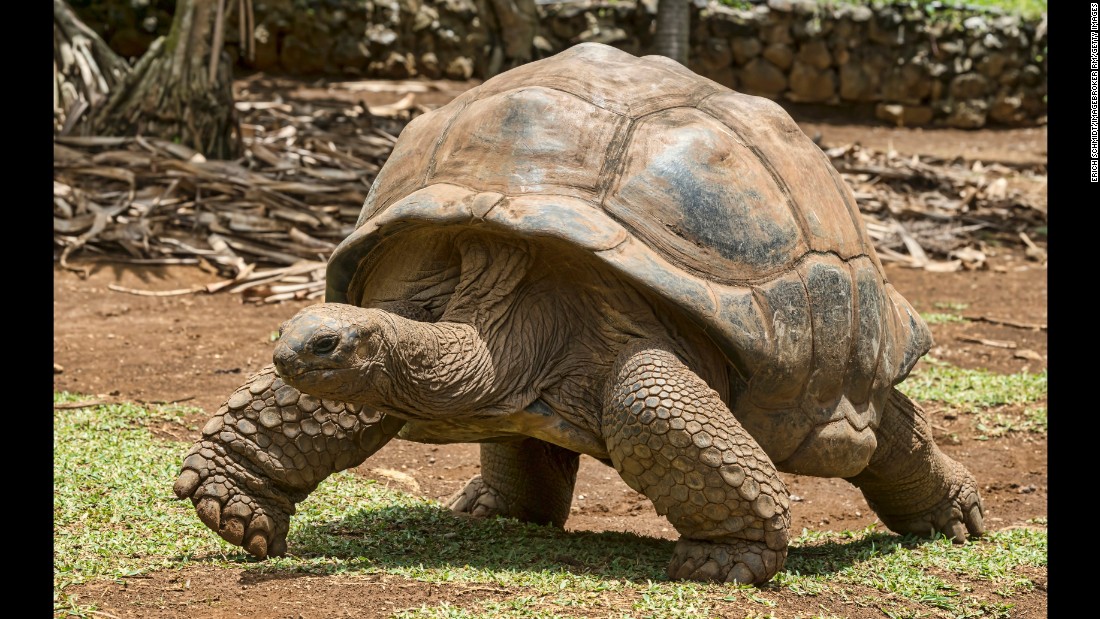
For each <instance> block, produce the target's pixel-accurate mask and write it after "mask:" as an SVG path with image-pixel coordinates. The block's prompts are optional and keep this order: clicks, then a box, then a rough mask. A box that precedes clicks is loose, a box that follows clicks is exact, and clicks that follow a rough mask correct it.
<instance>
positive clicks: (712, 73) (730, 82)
mask: <svg viewBox="0 0 1100 619" xmlns="http://www.w3.org/2000/svg"><path fill="white" fill-rule="evenodd" d="M699 74H700V75H702V76H703V77H705V78H707V79H709V80H714V81H716V82H718V83H719V84H721V85H723V86H725V87H726V88H732V89H733V90H737V74H736V73H735V71H734V68H733V66H731V65H726V66H724V67H718V68H714V69H705V70H703V71H702V72H700V73H699Z"/></svg>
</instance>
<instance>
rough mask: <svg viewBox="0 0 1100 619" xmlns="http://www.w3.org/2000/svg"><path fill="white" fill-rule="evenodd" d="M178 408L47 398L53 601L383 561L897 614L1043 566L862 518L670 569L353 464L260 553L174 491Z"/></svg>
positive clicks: (463, 573)
mask: <svg viewBox="0 0 1100 619" xmlns="http://www.w3.org/2000/svg"><path fill="white" fill-rule="evenodd" d="M74 399H79V398H78V397H76V396H72V395H70V394H55V397H54V401H55V403H56V402H59V401H72V400H74ZM178 419H179V417H178V411H172V410H168V409H152V410H150V409H145V408H142V407H138V406H135V405H130V404H119V405H106V406H94V407H88V408H80V409H68V410H64V409H62V410H55V412H54V608H55V615H57V616H66V615H70V614H71V615H76V616H90V615H91V613H92V612H93V611H94V610H95V607H94V605H89V604H87V603H86V600H83V599H74V598H73V596H72V595H71V594H70V591H71V588H72V587H73V586H74V585H76V584H78V583H84V582H87V581H89V580H91V579H97V578H108V579H116V580H122V579H125V578H127V577H131V576H135V575H139V574H143V573H146V572H150V571H153V570H171V569H178V568H183V567H186V566H188V565H194V564H204V565H207V566H214V567H218V566H226V567H229V566H232V567H236V568H243V569H245V570H247V571H250V572H253V573H254V574H284V575H294V574H321V575H335V574H345V573H386V574H393V575H398V576H402V577H406V578H410V579H414V580H418V581H423V582H431V583H437V584H448V583H451V584H453V586H456V587H457V586H471V585H470V584H469V583H478V585H477V586H480V587H484V588H489V589H491V590H499V591H500V593H499V594H495V595H494V594H490V595H481V596H479V599H481V600H482V601H480V602H477V603H476V605H475V606H473V607H469V608H466V607H458V606H455V605H453V604H451V603H446V604H437V605H432V606H423V607H421V608H419V609H413V610H405V611H402V614H400V615H398V616H400V617H527V618H542V617H559V616H562V617H565V616H577V615H578V612H579V611H580V610H585V609H587V610H592V609H601V610H600V612H601V613H602V615H601V616H629V617H647V616H653V617H708V616H714V615H716V614H717V615H722V616H728V614H729V613H730V612H731V611H732V610H733V609H737V610H736V612H737V613H740V614H739V615H738V616H760V617H767V616H774V614H775V612H777V611H776V610H775V609H777V608H778V602H777V598H778V597H779V596H781V595H796V596H799V598H808V599H813V600H815V601H816V602H817V604H818V606H820V608H821V613H820V615H819V616H820V617H823V618H824V617H840V616H844V614H845V613H844V612H843V610H844V609H843V605H844V604H856V605H861V606H868V607H872V608H877V609H879V610H880V611H881V612H882V613H883V614H884V616H894V617H944V616H947V617H977V616H990V617H998V616H1008V615H1007V613H1008V612H1009V609H1010V607H1011V605H1012V598H1013V596H1015V595H1017V594H1019V593H1020V592H1026V591H1028V590H1029V588H1030V587H1031V586H1032V583H1031V581H1030V580H1028V578H1027V577H1026V575H1025V574H1026V570H1021V568H1023V567H1034V568H1041V567H1045V566H1046V548H1047V542H1046V540H1047V537H1046V531H1045V529H1016V530H1008V531H1003V532H996V533H992V534H990V535H988V536H987V537H986V538H985V539H983V540H981V541H977V542H971V543H967V544H963V545H956V544H951V543H949V542H947V541H946V540H943V539H938V540H937V539H918V538H915V537H912V536H905V537H901V536H897V535H893V534H889V533H884V532H880V531H876V530H875V529H874V528H868V529H866V530H862V531H848V532H844V533H829V532H824V533H822V532H811V531H804V532H803V534H802V536H801V537H799V538H798V539H797V540H795V541H794V543H793V544H792V550H791V554H790V556H789V557H788V560H787V564H786V568H785V569H784V570H783V571H782V572H780V574H779V575H777V577H776V578H775V579H774V580H773V581H772V582H770V583H767V584H766V585H763V586H761V587H739V586H733V585H715V584H700V583H684V582H669V581H667V579H666V577H665V574H664V570H665V565H666V563H667V561H668V559H669V557H670V555H671V552H672V547H673V542H671V541H667V540H661V539H651V538H643V537H638V536H635V535H631V534H625V533H613V532H604V533H588V532H574V533H565V532H563V531H560V530H557V529H553V528H549V527H538V526H534V525H529V524H524V523H521V522H518V521H515V520H511V519H504V518H495V519H488V520H483V521H469V520H466V519H459V518H456V517H455V516H453V515H452V514H451V513H450V512H449V511H448V510H447V509H445V508H444V507H443V506H441V505H440V504H438V503H436V502H433V501H429V500H426V499H423V498H419V497H414V496H410V495H407V494H403V493H400V492H395V491H390V490H386V489H384V488H381V487H379V486H378V485H377V484H374V483H373V482H371V481H369V480H364V479H362V478H359V477H356V476H353V475H351V474H348V473H341V474H338V475H335V476H333V477H332V478H330V479H329V480H327V481H326V482H324V483H323V484H321V486H320V488H318V490H317V492H315V493H314V494H313V495H312V496H311V497H310V498H309V499H307V500H306V501H305V502H303V503H302V504H301V505H300V506H299V512H298V514H297V515H296V516H295V517H294V518H293V520H292V525H291V530H290V535H289V540H288V541H289V546H290V552H291V553H293V554H292V556H287V557H281V558H276V559H269V560H267V561H263V562H258V561H255V560H253V559H252V558H250V557H249V556H248V555H247V554H245V553H244V552H243V551H241V550H240V549H239V548H237V547H235V546H230V545H229V544H227V543H225V542H223V541H222V540H221V539H220V538H218V537H217V536H216V535H215V534H214V533H213V532H211V531H209V530H208V529H206V528H205V527H204V526H203V525H202V524H201V523H200V522H199V519H198V517H197V516H196V515H195V513H194V510H193V508H192V506H191V505H190V503H189V502H187V501H178V500H176V499H175V498H174V496H172V494H171V487H172V483H173V481H174V480H175V477H176V474H177V473H178V470H179V468H178V467H179V465H180V462H181V460H182V457H183V455H184V453H185V452H186V450H187V448H188V447H189V446H188V445H185V444H183V443H178V442H172V441H165V440H161V439H158V438H156V437H155V436H153V434H152V433H151V432H150V430H149V428H150V427H151V426H155V425H156V424H161V423H166V422H173V421H178ZM976 583H982V584H983V585H985V586H986V588H987V589H988V588H994V589H995V590H996V592H997V595H996V597H995V598H994V599H992V600H991V599H988V596H987V597H983V596H981V595H978V594H975V593H974V591H972V585H974V584H976ZM745 608H749V609H751V611H750V613H749V614H748V615H745V614H744V613H745V611H744V609H745ZM605 610H606V612H604V611H605ZM580 614H588V613H583V612H582V613H580ZM780 614H782V613H780Z"/></svg>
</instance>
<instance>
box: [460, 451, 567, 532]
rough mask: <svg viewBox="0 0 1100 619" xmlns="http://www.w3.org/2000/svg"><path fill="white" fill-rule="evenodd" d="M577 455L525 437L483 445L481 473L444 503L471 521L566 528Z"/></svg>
mask: <svg viewBox="0 0 1100 619" xmlns="http://www.w3.org/2000/svg"><path fill="white" fill-rule="evenodd" d="M579 466H580V454H578V453H576V452H574V451H570V450H568V449H564V448H562V447H558V446H557V445H552V444H550V443H547V442H545V441H540V440H538V439H534V438H529V439H524V440H521V441H516V442H510V443H482V444H481V474H480V475H475V476H474V478H473V479H471V480H470V481H469V482H468V483H467V484H466V487H465V488H463V489H462V490H459V491H458V492H457V493H456V494H455V495H454V496H452V497H451V499H450V500H449V501H448V502H447V505H448V507H450V508H451V509H452V510H454V511H456V512H459V513H466V514H470V515H472V516H479V517H480V516H508V517H510V518H516V519H518V520H522V521H524V522H533V523H536V524H552V525H554V526H557V527H563V526H565V520H566V519H567V518H568V517H569V506H570V505H571V504H572V502H573V486H574V484H576V482H577V469H578V468H579Z"/></svg>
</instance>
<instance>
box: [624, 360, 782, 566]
mask: <svg viewBox="0 0 1100 619" xmlns="http://www.w3.org/2000/svg"><path fill="white" fill-rule="evenodd" d="M608 387H609V388H608V391H607V395H606V399H605V405H604V406H605V408H604V417H603V430H604V436H605V438H606V440H607V448H608V452H609V453H610V454H611V460H612V462H613V464H614V465H615V468H616V470H618V471H619V474H620V475H621V476H622V478H623V481H625V482H626V483H627V485H629V486H630V487H631V488H634V489H635V490H637V491H638V492H641V493H642V494H645V495H646V496H647V497H649V499H650V500H652V501H653V505H654V507H655V508H656V509H657V512H658V513H660V514H665V515H666V516H667V517H668V519H669V522H671V523H672V525H673V526H674V527H676V530H677V531H679V532H680V535H681V537H680V540H679V541H678V542H677V543H676V548H675V550H674V551H673V557H672V561H671V562H670V563H669V567H668V575H669V577H670V578H673V579H691V580H704V581H719V582H722V581H732V582H740V583H745V584H753V583H761V582H765V581H767V580H769V579H771V577H772V576H774V575H775V574H776V572H778V571H779V570H780V569H781V568H782V567H783V563H784V561H785V560H786V556H787V536H788V528H789V527H790V522H791V518H790V512H789V511H788V508H789V502H788V501H789V499H788V496H787V489H786V487H785V485H784V484H783V481H782V480H781V479H780V478H779V477H778V474H777V472H776V469H775V466H774V465H773V464H772V462H771V460H769V459H768V456H767V455H766V454H765V453H764V450H763V449H761V447H760V445H759V444H757V442H756V440H754V439H753V438H752V436H750V435H749V433H748V432H747V431H746V430H745V429H744V428H742V427H741V425H740V424H739V423H738V422H737V419H736V418H735V417H734V416H733V413H731V412H730V410H729V409H728V408H727V407H726V405H725V403H723V402H722V399H721V398H720V397H719V396H718V393H717V392H715V391H714V390H713V389H711V388H710V387H709V386H708V385H707V383H706V382H704V381H703V380H702V379H701V378H699V377H698V376H697V375H696V374H695V373H694V372H692V371H691V370H690V369H689V368H688V367H686V366H685V365H684V364H683V363H682V362H681V361H680V360H679V358H677V357H676V355H675V354H673V353H672V352H670V351H669V350H667V349H666V348H665V347H664V346H662V345H660V344H656V343H653V342H648V343H647V342H639V343H637V344H634V345H632V346H630V347H628V348H627V349H626V350H624V351H623V352H622V353H621V354H620V356H619V360H618V361H617V362H616V364H615V367H614V368H613V370H612V373H611V380H610V383H609V385H608Z"/></svg>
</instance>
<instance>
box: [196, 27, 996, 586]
mask: <svg viewBox="0 0 1100 619" xmlns="http://www.w3.org/2000/svg"><path fill="white" fill-rule="evenodd" d="M861 221H862V220H861V218H860V213H859V211H858V209H857V207H856V203H855V201H854V199H853V196H852V193H851V191H850V190H849V189H848V188H847V186H846V185H845V183H844V181H843V180H842V179H841V177H840V176H839V175H838V174H837V173H836V171H835V170H834V169H833V168H832V166H831V165H830V163H829V160H828V159H827V158H826V156H825V155H824V154H823V153H822V152H821V150H820V149H819V148H818V147H817V146H816V145H815V144H814V143H813V142H812V141H811V140H810V139H808V138H807V137H806V135H805V134H803V133H802V131H800V130H799V128H798V126H797V125H796V124H795V123H794V122H793V121H792V119H791V118H790V116H789V115H788V114H787V113H786V112H784V110H783V109H782V108H780V107H779V106H778V105H776V104H775V103H773V102H771V101H769V100H767V99H763V98H758V97H753V96H747V95H743V94H739V93H737V92H734V91H732V90H730V89H728V88H725V87H723V86H721V85H719V84H717V83H715V82H712V81H710V80H707V79H704V78H702V77H700V76H698V75H696V74H694V73H692V72H691V71H689V70H688V69H686V68H684V67H683V66H681V65H679V64H677V63H676V62H674V61H671V60H668V59H665V58H661V57H656V56H646V57H641V58H638V57H635V56H632V55H630V54H627V53H625V52H622V51H619V50H617V49H614V48H612V47H608V46H604V45H598V44H582V45H577V46H575V47H572V48H570V49H568V50H567V51H564V52H562V53H560V54H558V55H556V56H553V57H550V58H547V59H544V60H540V61H537V62H532V63H530V64H527V65H523V66H520V67H518V68H516V69H513V70H510V71H507V72H505V73H503V74H501V75H499V76H497V77H494V78H492V79H490V80H488V81H486V82H484V83H483V84H481V85H480V86H478V87H476V88H473V89H471V90H469V91H467V92H466V93H464V94H463V95H461V96H459V97H458V98H456V99H454V100H453V101H452V102H451V103H449V104H447V105H445V106H443V107H440V108H439V109H436V110H434V111H432V112H430V113H426V114H424V115H422V116H420V117H418V118H416V119H415V120H413V121H412V122H411V123H409V125H408V126H407V127H406V128H405V129H404V131H403V132H402V133H401V135H400V139H399V140H398V141H397V144H396V146H395V148H394V151H393V153H392V155H391V156H390V157H389V159H388V160H387V161H386V164H385V166H384V167H383V168H382V170H381V171H380V172H379V174H378V177H377V179H376V180H375V182H374V184H373V185H372V187H371V189H370V192H369V194H368V197H367V199H366V202H365V204H364V205H363V210H362V214H361V216H360V217H359V220H358V222H357V225H356V229H355V231H354V232H353V233H351V234H350V236H348V237H347V238H346V239H345V240H344V241H343V243H342V244H340V246H339V247H338V248H337V249H336V251H335V253H334V254H333V255H332V257H331V260H330V262H329V265H328V271H327V279H326V284H327V291H326V299H325V302H324V303H322V304H318V305H314V306H311V307H308V308H306V309H304V310H302V311H300V312H299V313H298V314H297V315H295V316H294V317H293V318H291V319H290V320H289V321H287V322H286V323H285V324H284V325H283V326H282V329H281V337H280V338H279V340H278V342H277V344H276V346H275V350H274V356H273V364H272V365H270V366H268V367H266V368H264V369H262V370H261V371H259V372H258V373H257V374H256V375H254V376H252V377H251V378H250V379H249V380H248V381H247V382H246V383H245V384H244V385H242V386H241V387H240V388H239V389H238V390H237V391H236V392H235V393H233V394H232V395H231V396H230V397H229V398H228V401H227V402H226V404H225V405H224V406H223V407H222V408H221V409H220V410H219V411H218V412H217V414H216V415H215V416H214V417H213V418H212V419H211V420H210V422H209V423H208V424H207V425H206V427H205V428H204V429H203V431H202V438H201V440H200V441H199V442H198V443H197V444H196V445H195V446H194V448H193V449H192V450H191V451H190V453H189V454H188V455H187V457H186V459H185V460H184V462H183V467H182V468H183V470H182V472H181V474H180V476H179V478H178V480H177V481H176V484H175V493H176V495H177V496H179V497H180V498H190V499H191V500H192V501H193V502H194V504H195V506H196V509H197V512H198V515H199V517H200V518H201V519H202V521H203V522H204V523H205V524H206V525H207V526H209V527H210V528H212V529H214V530H215V531H217V533H218V534H219V535H220V536H221V537H223V538H224V539H226V540H228V541H229V542H230V543H233V544H238V545H241V546H243V547H244V548H245V549H247V550H248V552H250V553H252V554H253V555H255V556H257V557H261V558H262V557H265V556H267V555H280V554H283V553H285V552H286V549H287V544H286V534H287V529H288V522H289V517H290V515H291V514H293V513H294V509H295V504H296V503H297V502H299V501H301V500H302V499H303V498H304V497H305V496H306V495H307V494H308V493H309V492H311V491H312V490H313V489H314V488H316V486H317V484H318V483H319V482H321V481H322V480H323V479H324V478H325V477H327V476H328V475H330V474H332V473H333V472H335V471H339V470H342V469H346V468H349V467H353V466H356V465H358V464H359V463H361V462H363V461H364V460H365V459H366V458H367V457H368V456H370V455H371V454H372V453H374V452H375V451H376V450H377V449H379V448H380V447H381V446H382V445H384V444H385V443H386V442H387V441H388V440H390V439H391V438H393V437H399V438H401V439H405V440H409V441H419V442H426V443H452V442H478V443H480V444H481V446H480V450H481V474H480V475H478V476H476V477H474V478H473V479H472V480H470V482H469V483H468V485H467V486H466V487H465V489H463V490H461V491H460V492H458V493H457V494H456V495H455V496H454V497H453V498H452V499H451V500H450V502H449V505H450V507H451V508H452V509H453V510H455V511H458V512H465V513H468V514H473V515H485V516H489V515H498V514H499V515H506V516H511V517H515V518H519V519H522V520H525V521H531V522H537V523H549V524H553V525H557V526H562V525H563V524H564V523H565V521H566V518H567V517H568V516H569V510H570V503H571V500H572V493H573V485H574V482H575V480H576V473H577V468H578V461H579V458H580V456H581V455H582V454H586V455H588V456H591V457H593V458H595V459H597V460H599V461H601V462H603V463H605V464H607V465H609V466H613V467H614V468H615V470H616V471H618V473H619V474H620V475H621V476H622V478H623V480H625V482H626V483H627V484H628V485H629V486H630V487H631V488H634V489H635V490H637V491H638V492H640V493H643V494H644V495H645V496H647V497H648V498H649V499H651V500H652V502H653V505H654V507H655V508H656V510H657V511H658V512H659V513H661V514H664V515H665V516H667V518H668V520H669V522H671V524H672V525H673V526H675V528H676V530H677V531H678V532H679V534H680V539H679V541H678V542H677V544H676V546H675V550H674V552H673V557H672V560H671V563H670V565H669V567H668V574H669V577H670V578H674V579H681V578H683V579H695V580H715V581H736V582H740V583H760V582H764V581H767V580H768V579H770V578H772V576H774V575H775V573H776V572H777V571H778V570H780V569H781V568H782V566H783V563H784V560H785V558H786V554H787V543H788V536H789V531H788V528H789V525H790V503H789V501H790V499H789V496H788V492H787V489H786V488H785V486H784V483H783V481H782V480H781V478H780V477H779V476H778V474H777V472H778V471H783V472H786V473H795V474H802V475H814V476H821V477H840V478H844V479H846V480H848V481H849V482H851V483H853V484H855V485H856V486H857V487H858V488H859V489H860V490H861V491H862V492H863V495H864V497H866V499H867V502H868V503H869V504H870V506H871V507H872V508H873V509H874V510H875V512H876V513H877V514H878V516H879V518H881V520H882V522H884V523H885V524H886V526H888V527H889V528H890V529H892V530H894V531H896V532H899V533H915V534H922V535H927V534H936V533H938V534H943V535H946V536H948V537H950V538H953V539H954V540H957V541H962V540H965V539H966V538H967V536H968V534H969V535H980V534H981V533H982V503H981V499H980V498H979V494H978V488H977V484H976V482H975V479H974V477H973V476H972V475H971V474H970V473H969V472H968V471H967V470H966V469H965V468H964V467H962V466H961V465H959V464H958V463H957V462H955V461H954V460H952V459H951V458H949V457H948V456H946V455H945V454H944V453H943V452H942V451H940V449H939V448H938V447H937V446H936V444H935V442H934V440H933V436H932V432H931V429H930V426H929V422H928V420H927V418H926V415H925V413H924V412H923V411H922V410H921V408H920V407H919V406H917V405H916V404H915V403H914V402H913V401H912V400H910V399H909V398H908V397H906V396H905V395H903V394H902V393H901V392H900V391H898V390H897V388H896V386H897V384H898V383H899V382H900V381H902V380H903V379H904V378H905V377H906V375H907V374H908V373H909V371H910V370H911V369H912V368H913V366H914V364H915V363H916V362H917V360H918V359H919V358H920V357H921V356H922V355H924V354H925V353H926V352H927V351H928V349H929V347H930V346H931V342H932V339H931V334H930V332H929V330H928V328H927V326H926V325H925V323H924V322H923V321H922V320H921V318H920V316H919V315H918V314H917V313H916V312H915V311H914V310H913V308H912V307H911V306H910V304H909V303H908V302H906V300H905V299H904V298H902V296H901V295H900V294H899V293H898V291H897V290H895V288H894V287H893V286H892V285H891V284H890V283H889V282H888V281H887V279H886V276H885V274H884V271H883V268H882V265H881V264H880V263H879V261H878V258H877V257H876V255H875V251H874V249H873V247H872V244H871V242H870V240H869V238H868V236H867V234H866V232H865V230H864V226H863V224H862V223H861Z"/></svg>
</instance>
